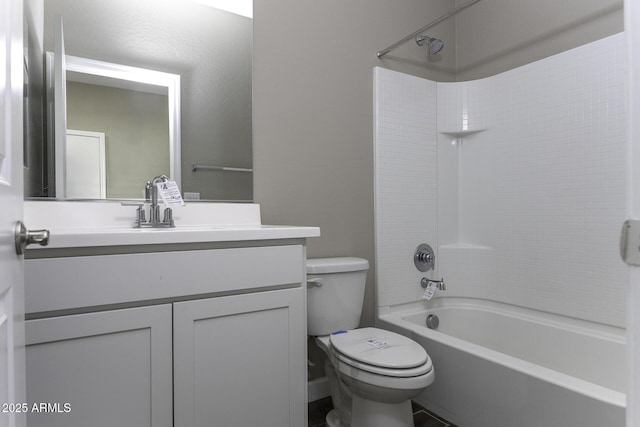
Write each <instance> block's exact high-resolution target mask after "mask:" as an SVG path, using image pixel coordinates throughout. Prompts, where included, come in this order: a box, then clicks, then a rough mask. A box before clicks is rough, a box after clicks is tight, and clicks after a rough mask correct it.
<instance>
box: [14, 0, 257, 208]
mask: <svg viewBox="0 0 640 427" xmlns="http://www.w3.org/2000/svg"><path fill="white" fill-rule="evenodd" d="M56 16H62V19H63V21H64V38H65V40H64V45H65V50H66V55H70V56H76V57H83V58H91V59H95V60H99V61H104V62H109V63H114V64H122V65H126V66H131V67H137V68H143V69H147V70H154V71H159V72H164V73H170V74H175V75H179V76H180V80H181V85H180V86H181V93H180V99H181V115H180V123H181V133H180V136H181V144H182V147H181V153H180V158H181V164H180V169H181V179H180V181H181V186H182V191H183V194H184V193H191V194H190V196H192V197H196V196H198V195H199V197H200V198H201V199H206V200H227V201H250V200H251V199H252V198H253V189H252V181H253V177H252V175H253V174H252V147H251V140H252V129H251V128H252V126H251V93H252V89H251V59H252V37H253V36H252V20H251V19H250V18H247V17H244V16H240V15H236V14H232V13H229V12H225V11H221V10H218V9H215V8H212V7H208V6H205V5H202V4H199V3H196V2H192V1H186V0H163V1H158V0H136V1H133V2H132V1H130V0H83V1H77V0H44V37H43V38H44V50H45V51H54V50H55V49H54V46H53V34H54V22H55V19H56ZM85 84H86V83H84V82H70V83H69V86H70V88H69V89H68V90H67V96H69V95H70V94H71V95H70V96H72V97H76V96H78V93H79V94H80V96H81V97H84V98H85V101H86V100H87V99H88V96H87V95H85V94H84V90H85V89H86V87H85V86H83V85H85ZM72 86H73V87H72ZM72 92H74V93H73V94H72ZM140 93H142V92H140ZM86 102H88V104H85V106H82V107H77V108H79V109H84V110H86V109H88V108H89V107H92V108H95V109H98V107H99V106H100V105H101V104H102V103H101V101H95V100H91V101H86ZM132 104H135V102H132ZM67 107H68V108H69V109H71V108H76V107H72V106H71V105H68V106H67ZM142 110H143V111H144V110H145V108H142ZM50 113H51V111H47V114H50ZM69 120H70V123H69V124H68V126H67V127H68V129H72V130H84V129H77V127H78V126H75V127H74V125H73V124H72V123H71V118H69ZM88 130H91V131H94V132H104V133H105V140H106V143H105V146H106V147H105V151H106V162H107V170H109V167H110V166H108V165H109V161H110V155H111V154H110V146H109V145H110V144H109V141H110V136H109V132H107V131H105V130H104V129H101V128H100V126H96V127H92V129H88ZM138 130H139V129H138ZM47 132H50V130H49V129H47ZM123 139H125V140H128V144H131V146H130V147H129V150H128V151H126V152H125V154H124V155H123V156H121V158H122V159H126V161H125V160H118V161H117V163H118V164H120V163H122V164H121V165H120V166H122V168H120V169H117V170H114V172H113V174H114V176H120V177H121V179H122V180H123V181H124V180H127V181H128V180H129V179H128V178H123V177H124V171H125V170H127V169H132V168H135V167H136V166H137V164H136V161H137V160H139V159H140V157H141V155H140V151H135V150H134V149H133V144H135V143H137V140H138V136H136V135H133V136H129V137H123ZM44 151H45V153H44V156H45V161H44V162H43V163H44V164H45V165H46V164H49V163H51V161H50V160H46V158H47V157H48V158H49V159H51V158H52V156H55V154H54V153H52V152H51V151H53V150H44ZM32 157H33V156H32ZM194 164H197V165H204V166H220V167H222V168H220V169H216V168H201V167H198V168H196V170H193V168H192V165H194ZM33 167H35V166H30V168H33ZM158 169H160V167H158ZM163 172H164V171H163V170H157V171H156V172H154V173H152V174H151V175H150V176H145V178H144V181H146V180H148V179H150V178H152V177H153V176H155V175H157V174H159V173H163ZM40 173H42V174H43V175H44V176H45V177H47V176H50V175H51V171H47V170H45V171H40ZM132 179H133V178H132ZM137 179H138V178H135V179H134V180H136V181H137ZM109 180H110V178H109V173H107V184H106V193H107V194H106V195H107V197H122V196H121V195H120V194H119V193H118V194H117V195H116V193H114V196H111V195H110V194H111V193H110V187H112V186H113V185H115V184H111V183H110V181H109ZM44 181H45V182H44V183H43V184H42V185H41V186H38V185H28V183H27V185H26V186H25V188H29V192H28V193H27V194H26V195H27V196H47V195H51V194H52V193H53V190H52V189H50V188H48V185H49V183H48V182H47V180H46V179H45V180H44ZM144 181H142V182H126V183H121V184H126V185H130V187H131V190H132V191H135V192H136V194H138V195H139V194H140V189H141V188H143V186H144ZM34 188H36V189H35V190H34ZM127 191H129V190H127ZM127 194H129V193H127ZM127 197H128V196H127ZM134 197H139V196H134Z"/></svg>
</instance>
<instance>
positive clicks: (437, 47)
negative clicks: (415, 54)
mask: <svg viewBox="0 0 640 427" xmlns="http://www.w3.org/2000/svg"><path fill="white" fill-rule="evenodd" d="M425 41H426V42H427V43H429V55H435V54H436V53H438V52H440V51H441V50H442V48H443V47H444V42H443V41H442V40H440V39H434V38H432V37H428V36H420V35H419V36H416V43H417V44H418V46H423V45H424V42H425Z"/></svg>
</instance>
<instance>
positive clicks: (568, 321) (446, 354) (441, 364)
mask: <svg viewBox="0 0 640 427" xmlns="http://www.w3.org/2000/svg"><path fill="white" fill-rule="evenodd" d="M428 314H435V315H437V316H438V318H439V320H440V325H439V326H438V328H437V329H428V328H427V327H426V325H425V320H426V317H427V315H428ZM378 326H379V327H381V328H384V329H389V330H392V331H395V332H399V333H402V334H404V335H406V336H409V337H411V338H413V339H414V340H416V341H417V342H419V343H420V344H421V345H423V346H424V348H425V349H426V350H427V352H428V353H429V356H431V358H432V360H433V364H434V367H435V373H436V380H435V382H434V383H433V384H432V385H431V386H429V387H428V389H427V390H426V391H425V392H424V393H422V394H421V395H420V396H419V397H418V398H416V399H415V400H416V401H417V402H418V403H420V404H422V405H423V406H425V407H426V408H428V409H430V410H432V411H434V412H435V413H437V414H439V415H441V416H443V417H444V418H446V419H447V420H449V421H451V422H453V423H455V424H457V425H458V426H459V427H502V426H504V427H540V426H558V427H574V426H575V427H601V426H607V427H617V426H619V427H624V425H625V389H626V380H625V378H626V354H625V352H626V349H625V331H624V329H621V328H615V327H612V326H607V325H602V324H595V323H590V322H586V321H581V320H577V319H572V318H567V317H563V316H557V315H553V314H549V313H543V312H538V311H534V310H528V309H524V308H520V307H515V306H511V305H507V304H501V303H496V302H491V301H485V300H477V299H464V298H436V299H434V300H431V301H423V302H417V303H412V304H406V305H402V306H397V307H391V308H385V309H384V310H383V312H381V313H380V315H379V318H378Z"/></svg>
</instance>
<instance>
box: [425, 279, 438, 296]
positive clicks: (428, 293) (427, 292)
mask: <svg viewBox="0 0 640 427" xmlns="http://www.w3.org/2000/svg"><path fill="white" fill-rule="evenodd" d="M436 289H438V288H437V286H436V284H435V283H433V282H429V284H428V285H427V287H426V288H425V289H424V294H422V299H426V300H430V299H431V298H433V294H435V293H436Z"/></svg>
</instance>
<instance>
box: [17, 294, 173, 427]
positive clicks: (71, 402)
mask: <svg viewBox="0 0 640 427" xmlns="http://www.w3.org/2000/svg"><path fill="white" fill-rule="evenodd" d="M171 309H172V307H171V304H164V305H158V306H151V307H140V308H131V309H125V310H113V311H104V312H97V313H87V314H79V315H71V316H61V317H52V318H45V319H37V320H29V321H27V322H26V338H27V349H26V359H27V360H26V362H27V400H28V402H29V405H30V408H31V410H30V412H29V413H28V414H27V423H28V425H29V426H30V427H37V426H46V427H55V426H60V427H63V426H64V427H73V426H78V427H81V426H82V427H86V426H92V427H99V426H105V427H113V426H136V427H142V426H153V427H170V426H172V421H173V420H172V382H171V381H172V378H171V345H172V343H171ZM34 404H35V405H37V406H35V408H36V409H41V410H43V412H37V411H34V410H33V409H34V406H33V405H34ZM41 404H45V405H41Z"/></svg>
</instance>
